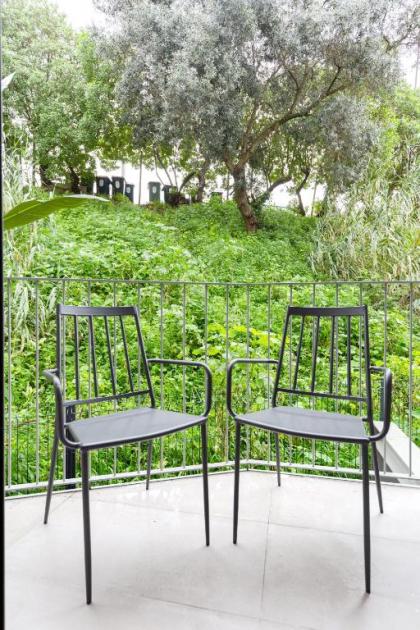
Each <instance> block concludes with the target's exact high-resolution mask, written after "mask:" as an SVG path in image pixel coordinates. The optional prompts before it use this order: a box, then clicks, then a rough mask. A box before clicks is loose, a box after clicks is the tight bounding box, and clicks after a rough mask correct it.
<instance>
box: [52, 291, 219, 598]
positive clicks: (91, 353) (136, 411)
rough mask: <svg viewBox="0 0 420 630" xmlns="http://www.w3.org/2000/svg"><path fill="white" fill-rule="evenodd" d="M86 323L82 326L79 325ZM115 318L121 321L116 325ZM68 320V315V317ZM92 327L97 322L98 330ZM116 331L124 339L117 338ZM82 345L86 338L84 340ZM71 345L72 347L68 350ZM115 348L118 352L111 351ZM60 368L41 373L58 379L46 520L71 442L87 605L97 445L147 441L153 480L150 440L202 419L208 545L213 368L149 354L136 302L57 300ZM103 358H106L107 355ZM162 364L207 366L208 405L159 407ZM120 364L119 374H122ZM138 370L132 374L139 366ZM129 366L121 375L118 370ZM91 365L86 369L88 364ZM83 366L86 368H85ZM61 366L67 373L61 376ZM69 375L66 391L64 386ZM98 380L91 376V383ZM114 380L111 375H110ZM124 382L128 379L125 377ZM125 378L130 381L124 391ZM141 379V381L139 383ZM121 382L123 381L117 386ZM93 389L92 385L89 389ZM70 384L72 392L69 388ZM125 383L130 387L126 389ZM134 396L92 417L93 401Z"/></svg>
mask: <svg viewBox="0 0 420 630" xmlns="http://www.w3.org/2000/svg"><path fill="white" fill-rule="evenodd" d="M65 320H67V322H68V320H73V326H67V327H65ZM94 320H95V321H98V320H100V322H101V324H102V326H101V331H98V330H97V329H99V324H97V326H96V327H95V326H94ZM110 320H112V321H113V324H114V328H113V333H114V335H113V341H114V343H112V342H111V334H110V325H109V321H110ZM82 322H83V323H84V330H83V331H82V332H81V326H82ZM117 322H118V324H119V326H118V325H117ZM128 322H130V323H131V326H132V328H131V333H132V335H131V336H132V337H133V338H134V339H135V344H134V345H135V355H136V356H135V357H134V360H133V356H132V357H131V359H130V353H132V350H133V344H132V343H131V340H130V339H129V338H128V336H127V330H126V325H125V324H127V326H128ZM70 323H71V321H70ZM95 328H97V329H96V330H95ZM69 329H70V331H71V338H72V351H71V352H69V340H68V336H69V334H68V333H69ZM117 330H118V334H119V340H118V342H117V343H116V336H117ZM98 333H101V335H99V336H101V337H102V340H106V351H105V355H104V358H107V359H108V368H109V369H107V370H106V371H107V375H108V376H109V377H110V379H108V392H107V393H105V394H100V392H99V389H100V386H104V382H106V381H105V379H102V376H103V375H102V374H100V373H99V369H98V360H97V355H98V350H99V348H98V345H97V339H96V337H97V335H98ZM82 338H83V340H84V341H85V342H86V343H85V346H86V348H85V349H84V353H83V352H82V348H81V339H82ZM82 345H83V344H82ZM118 347H119V348H120V350H121V351H122V353H121V354H122V361H120V362H119V363H118V361H117V357H116V354H117V348H118ZM66 349H67V352H66ZM113 350H114V351H113ZM69 354H70V355H71V365H69V364H68V361H67V359H66V356H67V357H68V356H69ZM82 354H83V358H84V360H85V361H84V362H85V363H86V364H88V365H89V372H88V375H89V376H88V378H87V381H88V382H87V384H86V383H84V384H83V383H82V379H81V365H80V364H81V359H80V357H81V355H82ZM56 361H57V364H56V368H55V369H53V370H46V371H45V372H44V375H45V376H46V378H47V379H48V380H49V381H50V382H51V383H52V384H53V386H54V391H55V406H56V416H55V431H54V442H53V448H52V452H51V466H50V473H49V479H48V491H47V499H46V505H45V516H44V523H47V521H48V513H49V509H50V503H51V494H52V490H53V484H54V470H55V465H56V459H57V450H58V443H59V441H61V443H62V444H63V445H64V446H65V447H66V449H67V450H69V449H73V450H74V449H79V450H80V459H81V477H82V496H83V523H84V546H85V573H86V601H87V603H88V604H89V603H90V602H91V600H92V564H91V536H90V513H89V453H90V451H92V450H96V449H101V448H108V447H113V446H119V445H122V444H127V443H130V442H131V443H132V442H141V441H147V442H148V454H147V482H146V488H148V487H149V481H150V472H151V463H152V440H153V439H154V438H158V437H162V436H165V435H169V434H171V433H175V432H178V431H183V430H185V429H188V428H190V427H193V426H196V425H199V426H200V427H201V447H202V463H203V491H204V519H205V535H206V545H209V542H210V529H209V495H208V466H207V425H206V422H207V417H208V415H209V412H210V408H211V397H212V376H211V372H210V370H209V369H208V367H207V366H206V365H205V364H204V363H199V362H197V361H179V360H172V359H147V357H146V354H145V349H144V343H143V339H142V335H141V330H140V321H139V315H138V312H137V309H136V308H135V307H134V306H124V307H82V306H80V307H79V306H66V305H62V304H60V305H58V307H57V337H56ZM102 363H103V362H102ZM154 363H160V364H164V365H168V364H172V365H178V366H187V367H191V368H199V369H202V370H204V374H205V384H206V388H205V409H204V411H203V413H202V414H201V415H199V416H197V415H192V414H187V413H177V412H173V411H164V410H161V409H157V408H156V401H155V395H154V392H153V387H152V381H151V376H150V370H149V365H150V364H154ZM117 365H118V370H119V373H118V374H117ZM134 365H135V366H136V368H137V373H136V374H135V368H134ZM121 366H124V370H123V371H124V379H122V378H120V376H122V375H121V374H120V373H121V371H122V367H121ZM86 369H87V368H86ZM86 369H85V372H84V374H85V375H86ZM64 370H65V371H66V374H65V379H63V378H62V375H63V372H64ZM64 381H65V387H66V391H67V394H66V392H65V391H64V389H63V387H64ZM92 381H93V382H92ZM109 381H110V382H109ZM121 381H123V382H122V383H121ZM124 383H125V384H126V385H127V388H126V390H125V391H120V389H121V390H122V389H123V386H124ZM142 383H143V384H142ZM120 386H121V387H120ZM92 389H93V392H92ZM70 390H71V391H70ZM127 390H128V391H127ZM143 397H147V398H148V399H149V405H146V404H144V403H140V401H141V399H142V398H143ZM132 398H134V399H137V405H136V407H135V408H130V409H127V410H123V411H116V410H114V413H106V414H105V415H96V416H93V417H92V416H91V407H92V406H93V405H95V404H109V403H114V404H116V403H117V402H119V403H121V402H124V401H128V400H129V399H132ZM80 406H84V407H85V408H86V407H87V410H88V413H87V415H88V417H87V418H85V419H80V420H77V419H76V408H78V407H80Z"/></svg>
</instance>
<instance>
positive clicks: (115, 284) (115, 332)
mask: <svg viewBox="0 0 420 630" xmlns="http://www.w3.org/2000/svg"><path fill="white" fill-rule="evenodd" d="M112 293H113V300H112V303H113V305H114V306H117V283H116V281H115V280H114V282H113V283H112ZM113 323H114V328H113V333H114V334H113V340H114V358H113V370H112V371H111V378H112V389H113V393H114V394H115V393H116V391H117V385H116V379H117V326H116V322H115V317H114V318H113ZM111 363H112V356H110V365H111ZM114 389H115V391H114ZM117 409H118V402H117V400H114V412H116V411H117ZM121 448H122V449H124V448H127V447H124V446H123V447H121ZM117 468H118V446H114V475H116V474H117Z"/></svg>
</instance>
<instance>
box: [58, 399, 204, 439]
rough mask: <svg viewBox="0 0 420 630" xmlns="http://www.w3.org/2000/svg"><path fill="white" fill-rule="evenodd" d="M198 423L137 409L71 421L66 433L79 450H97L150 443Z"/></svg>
mask: <svg viewBox="0 0 420 630" xmlns="http://www.w3.org/2000/svg"><path fill="white" fill-rule="evenodd" d="M203 422H205V420H203ZM197 424H199V421H197V416H193V415H190V414H187V413H177V412H175V411H164V410H162V409H150V408H140V409H130V410H128V411H121V412H119V413H113V414H110V415H107V416H96V417H94V418H88V419H86V420H77V421H74V422H70V423H69V424H68V425H67V430H68V432H69V433H70V435H71V437H72V438H73V439H74V440H76V442H79V444H80V447H81V448H90V447H92V448H100V447H106V446H107V445H108V444H110V445H112V446H115V445H118V444H127V443H129V442H137V441H142V440H150V439H153V438H157V437H160V436H161V435H170V434H171V433H175V432H177V431H183V430H184V429H188V428H189V427H193V426H195V425H197Z"/></svg>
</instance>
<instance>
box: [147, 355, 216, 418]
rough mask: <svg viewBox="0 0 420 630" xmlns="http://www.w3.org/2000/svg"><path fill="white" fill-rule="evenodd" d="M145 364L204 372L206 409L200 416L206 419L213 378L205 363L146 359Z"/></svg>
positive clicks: (208, 411)
mask: <svg viewBox="0 0 420 630" xmlns="http://www.w3.org/2000/svg"><path fill="white" fill-rule="evenodd" d="M147 363H155V364H160V365H179V366H183V367H195V368H200V369H202V370H204V375H205V378H206V391H205V394H206V407H205V410H204V413H203V414H202V416H203V418H207V416H208V415H209V413H210V410H211V403H212V392H213V378H212V374H211V371H210V369H209V368H208V366H207V365H206V364H205V363H202V362H201V361H186V360H181V359H159V358H154V359H147Z"/></svg>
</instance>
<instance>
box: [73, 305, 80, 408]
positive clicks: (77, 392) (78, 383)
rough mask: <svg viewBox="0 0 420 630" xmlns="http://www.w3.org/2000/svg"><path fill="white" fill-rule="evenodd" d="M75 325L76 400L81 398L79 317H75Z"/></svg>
mask: <svg viewBox="0 0 420 630" xmlns="http://www.w3.org/2000/svg"><path fill="white" fill-rule="evenodd" d="M73 324H74V380H75V386H76V398H77V399H79V398H80V364H79V320H78V318H77V315H75V316H74V317H73Z"/></svg>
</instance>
